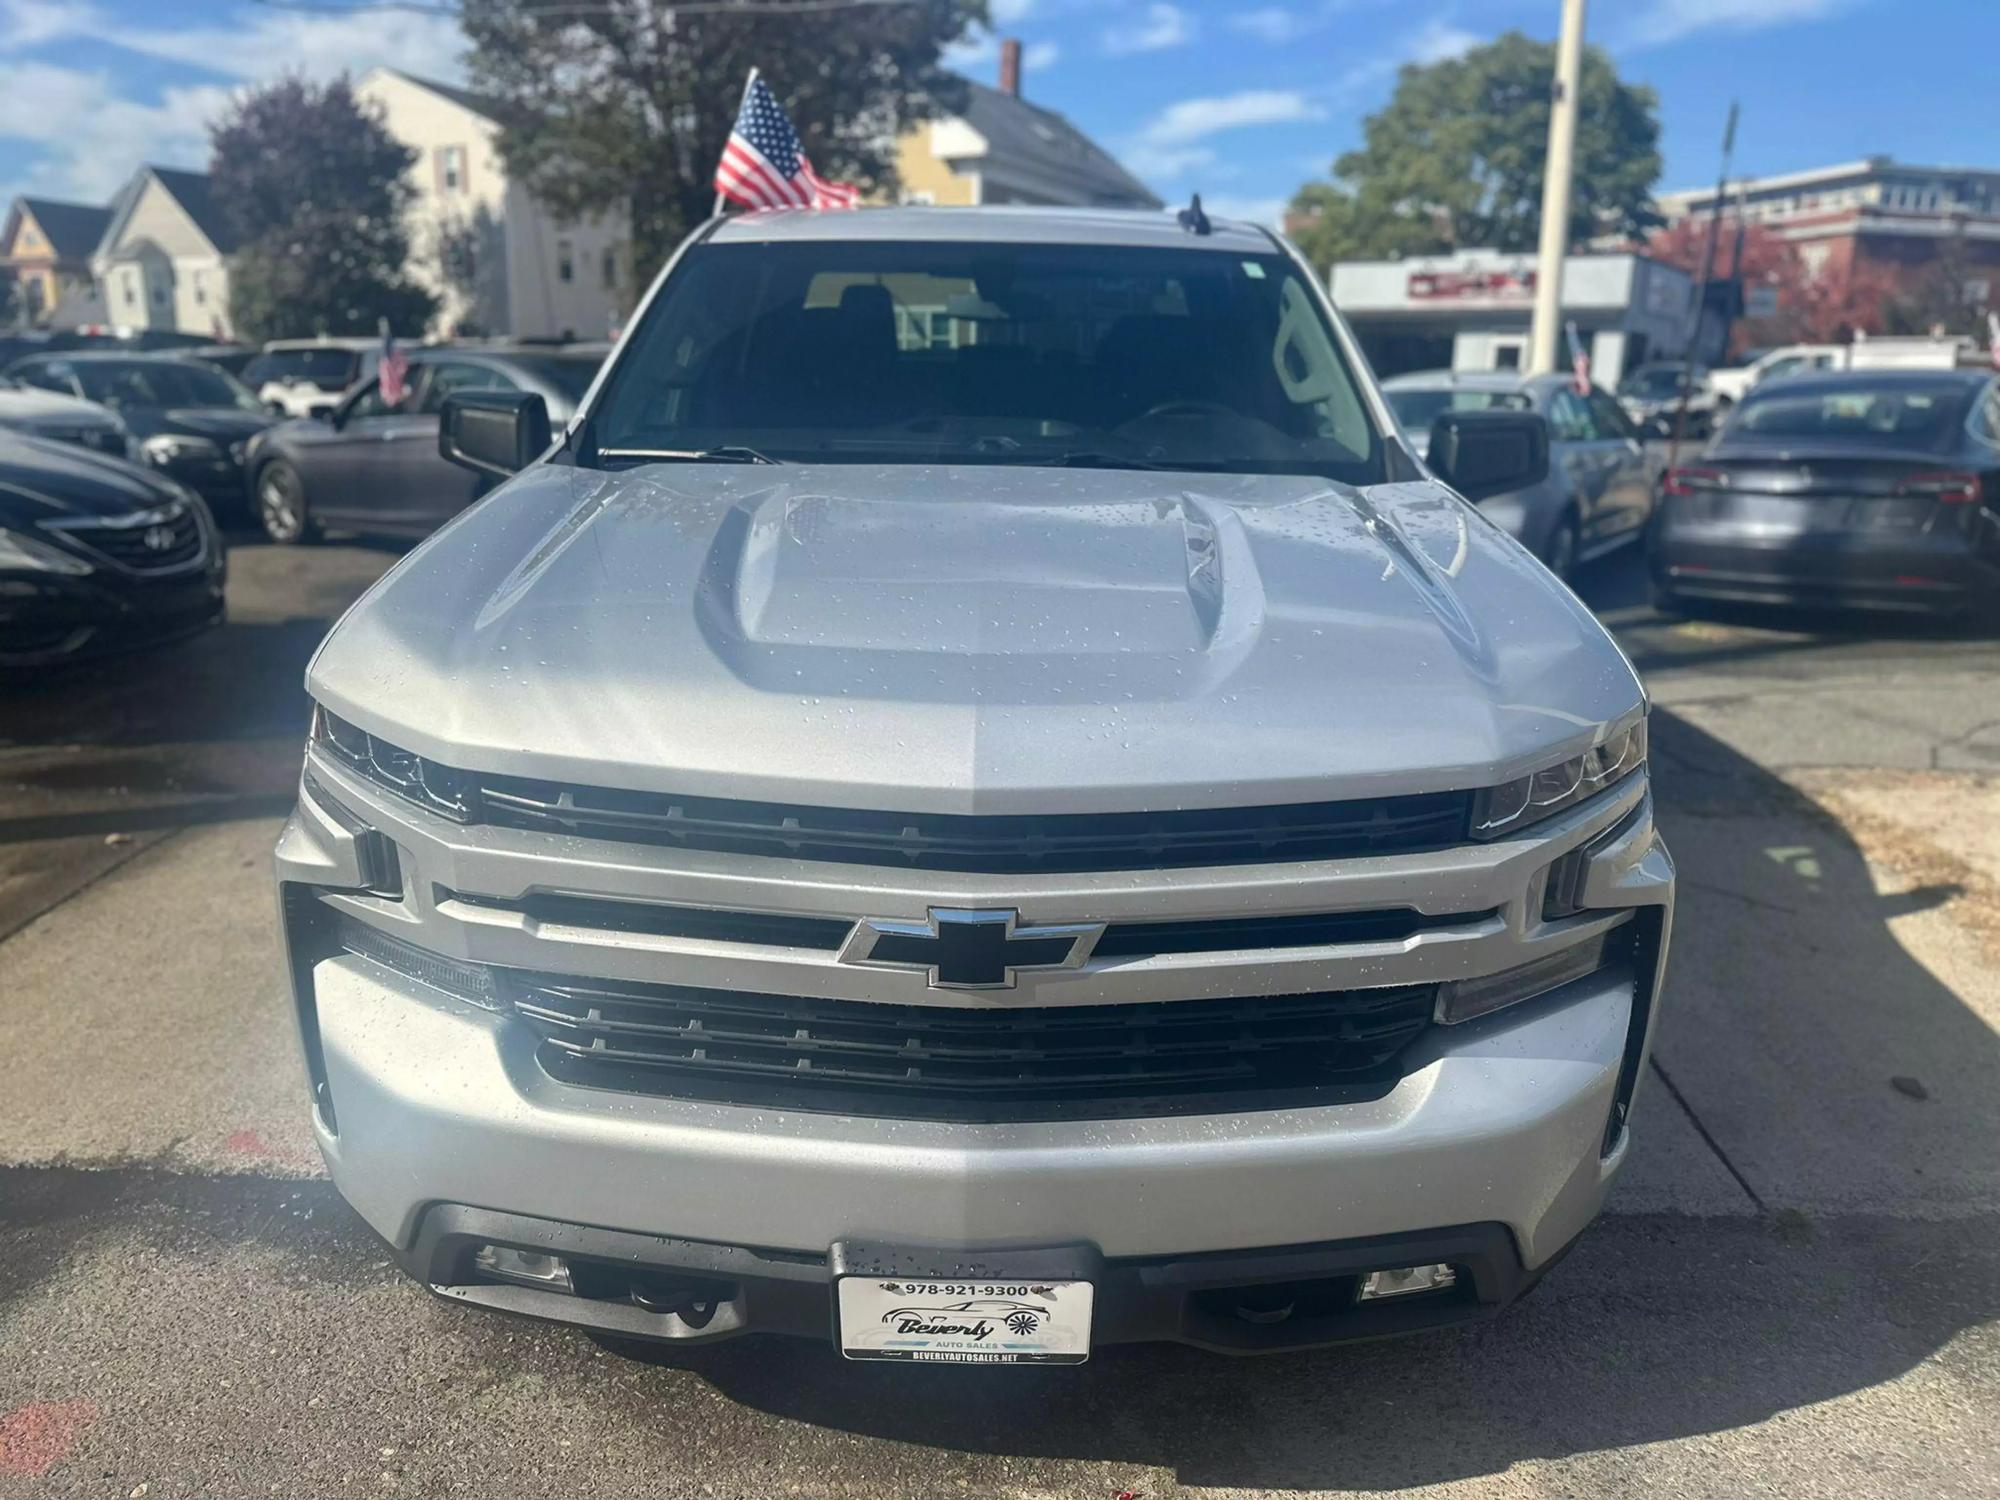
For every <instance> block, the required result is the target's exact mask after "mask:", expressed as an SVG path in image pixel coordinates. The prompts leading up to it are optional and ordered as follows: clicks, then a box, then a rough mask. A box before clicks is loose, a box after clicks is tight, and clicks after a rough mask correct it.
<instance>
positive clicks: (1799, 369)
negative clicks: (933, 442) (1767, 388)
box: [1708, 344, 1847, 406]
mask: <svg viewBox="0 0 2000 1500" xmlns="http://www.w3.org/2000/svg"><path fill="white" fill-rule="evenodd" d="M1846 357H1847V348H1846V346H1845V345H1843V344H1786V345H1784V346H1783V347H1781V348H1777V349H1772V350H1770V351H1768V352H1767V353H1765V354H1764V355H1762V356H1761V357H1759V358H1757V359H1754V360H1752V361H1751V362H1750V363H1749V364H1747V365H1733V366H1731V367H1730V368H1729V369H1726V370H1710V371H1709V372H1708V389H1709V391H1710V393H1711V394H1713V395H1714V397H1715V399H1716V404H1717V405H1718V406H1733V405H1735V404H1736V403H1737V402H1738V401H1741V400H1742V399H1743V398H1744V397H1745V396H1746V395H1748V394H1749V393H1750V391H1751V389H1752V388H1753V387H1755V386H1756V385H1758V384H1759V383H1760V382H1762V381H1766V380H1775V379H1777V378H1778V377H1780V376H1783V375H1810V374H1813V373H1814V372H1815V371H1819V370H1831V369H1837V368H1839V366H1840V365H1841V363H1842V362H1843V361H1844V360H1845V359H1846Z"/></svg>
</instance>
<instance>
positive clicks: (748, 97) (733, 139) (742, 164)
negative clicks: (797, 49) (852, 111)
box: [715, 72, 861, 208]
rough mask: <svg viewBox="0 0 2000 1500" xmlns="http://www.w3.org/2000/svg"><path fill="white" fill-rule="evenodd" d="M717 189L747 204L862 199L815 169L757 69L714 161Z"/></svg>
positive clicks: (845, 204) (817, 204)
mask: <svg viewBox="0 0 2000 1500" xmlns="http://www.w3.org/2000/svg"><path fill="white" fill-rule="evenodd" d="M715 190H716V192H718V193H720V194H721V195H722V196H723V197H725V198H727V199H729V200H730V201H731V202H732V203H740V204H742V205H743V206H744V207H745V208H852V207H854V205H855V204H856V203H857V202H858V201H859V200H860V197H861V194H860V192H859V191H858V190H857V189H856V188H855V186H854V185H853V184H852V183H849V182H828V181H827V180H826V179H825V178H823V177H821V176H820V175H819V174H818V173H817V172H815V171H813V169H812V163H811V162H809V161H807V160H806V153H805V148H804V147H803V146H801V145H800V144H799V135H798V132H797V131H795V130H793V129H792V122H791V121H790V120H788V119H786V118H785V111H784V109H783V107H782V106H781V105H780V104H779V103H778V101H777V98H776V97H775V96H774V95H773V94H772V93H771V90H770V86H769V85H768V84H766V83H765V82H764V80H763V79H762V78H760V77H758V76H757V74H756V73H755V72H752V73H751V75H750V83H749V86H748V87H746V88H745V89H744V90H743V108H742V109H740V110H738V111H737V114H736V127H735V129H733V130H731V131H730V132H729V144H728V145H726V146H724V147H723V148H722V160H721V161H719V162H717V163H716V164H715Z"/></svg>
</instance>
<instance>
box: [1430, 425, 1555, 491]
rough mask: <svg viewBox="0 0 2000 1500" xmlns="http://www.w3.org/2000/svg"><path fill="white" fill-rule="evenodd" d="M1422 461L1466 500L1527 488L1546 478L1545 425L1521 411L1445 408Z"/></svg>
mask: <svg viewBox="0 0 2000 1500" xmlns="http://www.w3.org/2000/svg"><path fill="white" fill-rule="evenodd" d="M1426 461H1427V462H1428V463H1429V465H1430V470H1431V472H1432V473H1433V474H1435V475H1437V477H1438V478H1439V479H1442V480H1443V481H1444V482H1445V483H1446V484H1448V485H1450V486H1451V487H1452V488H1453V489H1455V490H1457V491H1458V492H1459V494H1461V495H1463V496H1465V498H1466V499H1468V500H1484V499H1487V498H1488V497H1490V496H1493V495H1504V494H1506V493H1507V492H1508V491H1509V490H1525V489H1527V488H1528V487H1529V486H1530V485H1536V484H1540V483H1541V482H1542V481H1543V480H1544V479H1546V478H1547V477H1548V473H1549V424H1548V423H1546V422H1544V421H1543V420H1542V419H1541V418H1540V417H1538V416H1536V415H1535V414H1534V413H1533V412H1525V411H1448V412H1444V413H1442V414H1441V415H1440V416H1439V417H1438V419H1437V420H1436V421H1434V422H1432V423H1431V445H1430V454H1429V457H1428V459H1427V460H1426Z"/></svg>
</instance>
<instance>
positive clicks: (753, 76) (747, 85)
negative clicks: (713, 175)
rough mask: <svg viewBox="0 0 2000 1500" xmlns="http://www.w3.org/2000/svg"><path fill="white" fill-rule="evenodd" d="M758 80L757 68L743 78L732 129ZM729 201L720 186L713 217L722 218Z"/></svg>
mask: <svg viewBox="0 0 2000 1500" xmlns="http://www.w3.org/2000/svg"><path fill="white" fill-rule="evenodd" d="M756 82H757V70H756V69H755V68H752V69H751V70H750V74H749V76H748V77H747V78H745V79H744V80H743V93H742V96H741V97H740V98H738V99H737V101H736V113H735V114H733V115H731V116H730V117H729V125H730V128H731V129H732V130H733V129H735V127H736V122H737V121H738V120H740V119H742V118H743V106H744V105H745V104H747V103H748V102H749V100H750V90H751V89H752V88H753V87H754V86H755V85H756ZM728 201H729V200H728V199H727V198H726V197H724V196H723V194H722V190H721V189H720V188H718V189H717V190H716V194H715V212H714V213H713V214H712V215H711V217H713V218H717V219H719V218H721V217H722V206H723V204H725V203H727V202H728Z"/></svg>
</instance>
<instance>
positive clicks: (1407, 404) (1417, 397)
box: [1382, 387, 1532, 435]
mask: <svg viewBox="0 0 2000 1500" xmlns="http://www.w3.org/2000/svg"><path fill="white" fill-rule="evenodd" d="M1382 394H1383V395H1384V396H1386V397H1388V399H1389V405H1390V406H1391V407H1393V408H1394V409H1395V412H1396V420H1397V421H1399V422H1401V423H1402V424H1403V426H1404V427H1405V428H1406V429H1407V430H1408V431H1409V432H1410V433H1411V434H1412V435H1416V434H1421V433H1427V432H1429V431H1430V430H1431V423H1433V422H1435V421H1436V420H1437V419H1438V418H1439V417H1440V416H1442V415H1443V414H1444V413H1446V412H1448V411H1527V410H1529V409H1530V407H1531V404H1532V403H1530V402H1529V400H1528V398H1527V396H1526V395H1524V394H1523V393H1522V392H1520V391H1478V390H1450V389H1446V388H1443V387H1440V388H1437V389H1434V390H1407V391H1396V390H1389V391H1384V392H1383V393H1382Z"/></svg>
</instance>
